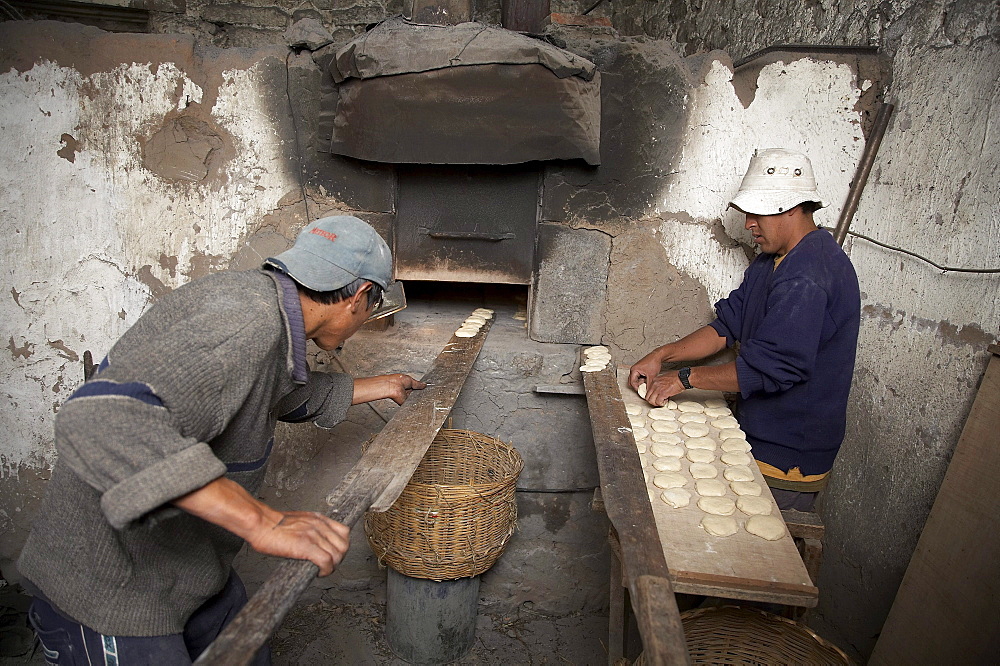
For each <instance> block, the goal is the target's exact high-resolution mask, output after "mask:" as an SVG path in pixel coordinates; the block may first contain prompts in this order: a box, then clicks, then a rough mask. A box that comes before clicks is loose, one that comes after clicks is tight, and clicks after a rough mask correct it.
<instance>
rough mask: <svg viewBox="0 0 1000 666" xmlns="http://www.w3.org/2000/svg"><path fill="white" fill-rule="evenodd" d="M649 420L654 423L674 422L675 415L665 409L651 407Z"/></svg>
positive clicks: (672, 411)
mask: <svg viewBox="0 0 1000 666" xmlns="http://www.w3.org/2000/svg"><path fill="white" fill-rule="evenodd" d="M649 418H651V419H653V420H654V421H676V420H677V414H675V413H674V410H672V409H667V408H666V407H653V408H652V409H650V410H649Z"/></svg>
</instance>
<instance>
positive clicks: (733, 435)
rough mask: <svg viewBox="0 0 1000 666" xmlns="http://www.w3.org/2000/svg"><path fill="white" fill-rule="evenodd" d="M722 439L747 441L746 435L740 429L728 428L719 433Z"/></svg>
mask: <svg viewBox="0 0 1000 666" xmlns="http://www.w3.org/2000/svg"><path fill="white" fill-rule="evenodd" d="M719 437H721V438H722V439H746V438H747V436H746V433H745V432H743V431H742V430H740V429H739V428H726V429H724V430H723V431H722V432H720V433H719Z"/></svg>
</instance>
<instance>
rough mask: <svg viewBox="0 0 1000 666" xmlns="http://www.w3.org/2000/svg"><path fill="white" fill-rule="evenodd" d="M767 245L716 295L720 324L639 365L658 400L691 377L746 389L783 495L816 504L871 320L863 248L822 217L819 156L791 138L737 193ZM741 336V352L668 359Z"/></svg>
mask: <svg viewBox="0 0 1000 666" xmlns="http://www.w3.org/2000/svg"><path fill="white" fill-rule="evenodd" d="M729 205H730V206H732V207H733V208H735V209H737V210H738V211H740V212H742V213H744V214H745V215H746V224H745V226H746V229H747V230H748V231H749V232H750V234H751V236H752V237H753V241H754V242H755V243H756V244H757V245H758V247H759V248H760V254H758V255H757V257H756V258H755V259H754V260H753V261H752V262H751V263H750V266H749V267H748V268H747V270H746V272H745V273H744V275H743V282H742V284H740V286H739V287H738V288H736V289H735V290H734V291H733V292H732V293H731V294H729V296H728V297H727V298H724V299H722V300H721V301H719V302H718V303H716V304H715V311H716V315H717V318H716V319H715V321H713V322H711V323H710V324H709V325H708V326H704V327H702V328H700V329H698V330H697V331H695V332H694V333H692V334H690V335H688V336H686V337H684V338H682V339H680V340H678V341H677V342H673V343H670V344H667V345H663V346H662V347H659V348H657V349H654V350H653V351H652V352H650V353H649V354H647V355H646V356H645V357H643V358H642V359H640V360H639V361H638V362H637V363H636V364H635V365H633V366H632V368H631V371H630V374H629V383H630V384H631V385H632V387H633V388H638V387H639V385H640V384H642V383H646V385H647V386H646V400H647V401H648V402H649V403H650V404H652V405H656V406H660V405H663V404H665V403H666V401H667V399H668V398H670V397H671V396H674V395H676V394H678V393H680V392H681V391H683V390H685V389H690V388H701V389H712V390H718V391H727V392H734V393H739V394H740V400H739V403H738V417H739V421H740V427H741V428H742V429H743V430H744V432H745V433H746V435H747V441H748V442H749V443H750V444H751V446H752V447H753V448H752V453H753V456H754V458H756V460H757V464H758V466H759V467H760V469H761V473H762V474H763V476H764V479H765V480H766V481H767V484H768V486H770V488H771V492H772V494H773V495H774V498H775V500H776V501H777V503H778V506H779V507H780V508H782V509H797V510H800V511H811V510H812V508H813V503H814V502H815V499H816V494H817V492H818V491H819V490H821V489H822V488H823V487H824V486H825V485H826V482H827V479H828V475H829V472H830V469H831V468H832V467H833V461H834V458H835V457H836V455H837V452H838V450H839V449H840V445H841V443H842V442H843V439H844V432H845V429H846V420H847V397H848V393H849V392H850V389H851V377H852V375H853V372H854V358H855V352H856V349H857V342H858V327H859V324H860V320H861V295H860V291H859V289H858V278H857V275H856V274H855V272H854V267H853V266H852V265H851V260H850V259H849V258H848V257H847V255H846V254H845V253H844V251H843V250H842V249H841V248H840V246H839V245H838V244H837V243H836V241H835V240H834V239H833V236H832V235H831V234H830V233H829V232H828V231H826V230H824V229H820V228H818V227H817V226H816V223H815V222H814V221H813V212H814V211H815V210H817V209H819V208H822V207H823V202H822V199H821V197H820V195H819V193H818V192H817V189H816V179H815V177H814V176H813V170H812V164H811V163H810V162H809V159H808V158H807V157H806V156H805V155H802V154H801V153H796V152H792V151H788V150H783V149H780V148H771V149H767V150H761V151H757V153H755V154H754V156H753V158H752V159H751V160H750V166H749V168H748V169H747V173H746V175H745V176H744V177H743V182H742V183H741V184H740V189H739V192H737V194H736V196H735V197H733V200H732V201H731V202H730V204H729ZM737 343H739V354H738V356H737V358H736V360H735V361H734V362H732V363H726V364H724V365H714V366H705V365H702V366H695V367H682V368H680V369H679V370H673V371H668V372H663V371H662V367H661V366H662V364H663V363H687V362H691V361H697V360H699V359H703V358H706V357H708V356H711V355H712V354H715V353H717V352H719V351H721V350H723V349H725V348H726V347H727V346H728V347H733V346H735V345H736V344H737Z"/></svg>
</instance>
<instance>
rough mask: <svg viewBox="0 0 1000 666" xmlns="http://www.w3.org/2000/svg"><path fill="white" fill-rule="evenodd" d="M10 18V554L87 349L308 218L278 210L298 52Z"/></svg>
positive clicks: (4, 490)
mask: <svg viewBox="0 0 1000 666" xmlns="http://www.w3.org/2000/svg"><path fill="white" fill-rule="evenodd" d="M0 32H2V34H0V43H3V44H5V47H4V48H3V50H2V51H0V63H2V65H3V66H2V67H0V136H2V141H3V144H4V146H5V147H6V148H7V150H5V151H4V153H3V156H2V157H0V160H2V167H0V191H2V192H3V197H2V199H0V207H2V213H3V214H2V215H0V229H2V235H3V237H4V238H5V239H6V240H5V242H4V243H3V244H2V246H0V254H2V257H3V260H2V263H3V265H4V267H5V269H4V276H3V285H2V293H3V298H2V304H0V317H2V319H3V321H5V322H6V324H7V327H6V330H5V334H6V335H5V337H7V340H6V341H5V342H6V343H7V345H6V346H7V353H5V354H3V356H2V357H0V386H2V387H3V392H2V396H3V400H4V407H3V409H2V410H0V432H2V434H0V499H2V500H3V501H2V505H0V506H2V513H0V534H6V535H8V537H10V536H11V535H12V534H14V535H15V536H14V537H12V538H7V537H5V538H4V539H3V542H4V546H3V549H2V550H0V558H3V559H6V558H9V557H12V555H13V554H14V553H16V549H17V548H19V547H20V543H21V542H22V541H23V537H24V530H26V529H27V526H28V524H29V519H30V514H31V512H32V507H33V506H34V505H35V502H37V500H38V498H39V496H40V495H41V492H42V490H43V488H42V486H43V484H42V483H41V482H39V479H41V480H44V479H45V478H46V477H47V470H48V469H49V468H50V466H51V464H52V462H53V460H54V456H55V452H54V449H53V445H52V435H51V433H52V423H53V417H54V415H55V413H56V411H57V410H58V407H59V405H60V403H61V402H62V401H63V400H65V398H66V396H67V395H68V394H69V393H70V392H71V391H72V390H73V389H74V388H75V387H76V386H77V385H78V384H79V383H80V382H81V381H82V379H83V376H82V375H83V372H82V362H81V360H82V358H83V354H84V352H85V351H87V350H89V351H91V352H92V353H93V356H94V359H95V362H97V361H100V359H101V358H103V356H104V355H105V353H106V352H107V350H108V349H109V347H110V345H111V344H112V343H113V342H114V341H115V340H116V339H117V338H118V337H119V336H120V335H121V334H122V333H123V332H124V331H125V330H126V329H127V328H128V327H129V326H130V325H132V324H133V323H134V322H135V321H136V319H137V318H138V317H139V316H140V315H141V314H142V313H143V312H144V311H145V310H146V309H147V308H148V306H149V305H150V304H151V302H152V301H153V300H155V298H156V297H157V296H159V295H161V294H162V293H164V292H165V291H168V290H170V289H173V288H175V287H177V286H179V285H180V284H182V283H183V282H186V281H188V280H189V279H193V278H196V277H199V276H201V275H204V274H206V273H207V272H209V271H212V270H217V269H220V268H225V267H227V266H229V265H230V259H231V258H232V257H233V256H234V255H238V254H239V253H243V254H244V255H249V254H253V255H255V257H247V258H246V260H247V261H253V262H254V263H258V264H259V262H260V260H261V256H260V252H257V251H255V249H254V248H255V245H254V244H253V242H251V241H252V237H253V236H254V235H255V234H258V232H261V233H263V235H264V236H265V237H267V238H266V239H265V241H264V242H263V243H262V245H263V246H264V247H265V249H264V250H263V252H267V251H268V249H269V247H275V248H276V249H283V247H285V246H286V243H287V241H285V238H287V236H288V233H287V229H288V227H289V225H292V224H301V220H299V219H298V218H297V217H296V216H295V215H294V214H292V213H286V214H284V216H282V215H280V214H279V209H280V207H281V206H282V204H283V199H284V198H286V196H287V195H289V194H290V193H294V195H296V196H297V195H298V184H297V183H296V182H295V180H294V178H293V174H292V173H291V172H290V169H289V168H288V166H289V164H288V156H287V153H288V147H287V136H288V135H289V132H288V123H287V120H285V119H282V116H281V115H279V114H277V113H276V110H275V108H274V104H275V102H274V100H275V98H276V96H275V95H274V94H273V93H272V92H270V91H272V90H275V89H277V90H281V91H283V88H284V75H285V72H284V62H283V60H284V50H283V49H282V50H279V51H275V50H270V51H268V50H267V49H264V50H260V51H257V52H254V53H252V54H249V53H247V52H239V51H235V50H233V51H228V52H224V51H220V50H217V49H214V50H208V51H203V50H202V51H198V52H196V51H195V49H194V43H193V40H191V39H188V38H183V37H165V36H149V35H138V36H137V35H113V34H109V33H103V32H101V31H98V30H96V29H91V28H87V29H83V28H80V27H79V26H71V25H67V24H58V23H36V24H30V23H29V24H16V23H4V24H2V25H0ZM275 81H280V82H281V87H276V86H275ZM278 99H280V98H278ZM178 119H182V120H183V121H181V122H179V121H178ZM164 128H166V130H164ZM171 155H173V157H172V158H171V157H170V156H171ZM178 156H179V157H178ZM198 164H200V165H201V170H200V171H198V170H197V169H196V170H195V171H194V172H193V173H192V171H191V169H190V167H191V166H192V165H198ZM262 230H263V231H262ZM271 236H273V238H271ZM238 251H239V252H238Z"/></svg>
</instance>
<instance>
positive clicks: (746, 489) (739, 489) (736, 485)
mask: <svg viewBox="0 0 1000 666" xmlns="http://www.w3.org/2000/svg"><path fill="white" fill-rule="evenodd" d="M729 487H730V488H732V489H733V492H734V493H736V494H737V495H753V496H754V497H760V490H761V489H760V484H758V483H754V482H753V481H733V482H732V483H730V484H729Z"/></svg>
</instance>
